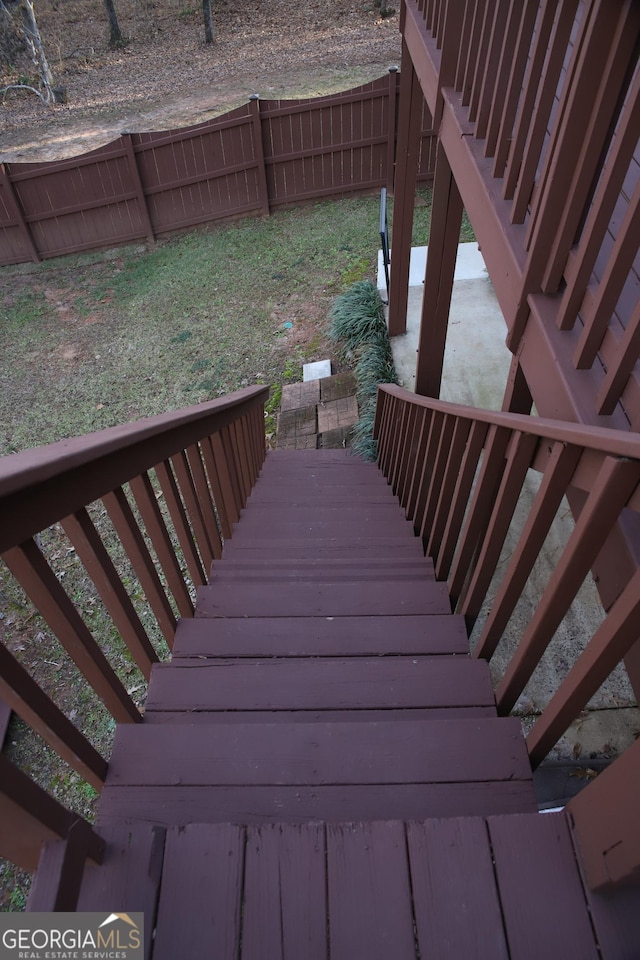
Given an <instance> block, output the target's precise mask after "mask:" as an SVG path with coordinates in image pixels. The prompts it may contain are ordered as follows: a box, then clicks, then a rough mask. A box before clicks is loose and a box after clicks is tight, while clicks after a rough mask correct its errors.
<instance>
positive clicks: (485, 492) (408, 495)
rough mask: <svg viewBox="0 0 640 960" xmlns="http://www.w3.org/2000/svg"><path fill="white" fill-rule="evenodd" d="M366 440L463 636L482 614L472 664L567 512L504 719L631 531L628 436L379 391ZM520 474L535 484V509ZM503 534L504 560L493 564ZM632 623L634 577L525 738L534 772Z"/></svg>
mask: <svg viewBox="0 0 640 960" xmlns="http://www.w3.org/2000/svg"><path fill="white" fill-rule="evenodd" d="M374 432H375V436H376V437H377V439H378V458H379V466H380V468H381V470H382V472H383V473H384V475H385V476H386V477H387V478H388V480H389V481H390V483H391V485H392V487H393V489H394V492H395V493H396V494H397V495H398V498H399V500H400V504H401V506H402V507H404V509H405V511H406V514H407V518H408V519H410V520H412V521H413V524H414V527H415V530H416V533H417V534H418V535H419V536H421V537H422V540H423V544H424V547H425V552H426V553H427V554H429V555H430V556H431V557H432V558H433V560H434V563H435V570H436V577H437V578H438V579H439V580H446V581H447V585H448V588H449V593H450V596H451V603H452V607H453V609H454V611H455V612H457V613H460V614H462V615H463V616H464V618H465V621H466V624H467V629H468V632H469V633H470V634H471V631H472V630H473V628H474V626H475V624H476V621H477V619H478V617H479V615H480V613H481V611H483V615H484V622H483V623H482V625H481V626H480V624H479V625H478V629H477V631H476V632H477V634H478V638H477V643H476V645H475V648H474V656H476V657H482V658H485V659H487V660H490V659H491V657H492V656H493V654H494V653H495V651H496V648H497V647H498V644H499V643H500V641H501V640H502V638H503V637H504V634H505V629H506V627H507V625H508V623H509V620H510V618H511V616H512V614H513V612H514V610H515V609H516V605H517V603H518V601H519V600H520V598H521V596H522V594H523V590H524V588H525V585H526V584H527V581H528V580H529V577H530V574H531V573H532V571H533V570H534V566H535V564H536V560H537V558H538V556H539V554H540V552H541V549H542V546H543V544H544V541H545V539H546V537H547V534H548V533H549V530H550V529H551V526H552V524H553V522H554V520H555V518H556V516H557V515H558V512H559V511H560V510H562V509H564V511H565V512H566V506H565V507H564V508H563V507H562V501H563V497H564V496H565V495H568V496H569V497H570V498H571V501H572V504H573V505H574V512H576V513H577V514H578V515H577V519H576V522H575V526H574V528H573V530H572V532H571V535H570V536H569V538H568V540H567V542H566V544H565V545H564V548H563V550H562V553H561V555H560V556H559V557H558V559H557V562H556V565H555V568H554V570H553V572H552V573H551V575H550V578H549V580H548V583H547V584H546V586H545V588H544V591H543V592H542V595H541V596H540V597H539V599H538V602H537V605H536V607H535V609H534V611H533V615H532V617H531V620H530V622H529V623H528V625H527V626H526V628H525V630H524V632H523V634H522V636H521V637H520V638H519V640H518V644H517V647H516V649H515V651H514V652H513V655H512V657H511V659H510V662H509V664H508V666H507V669H506V672H505V674H504V676H503V677H502V679H501V680H500V682H499V684H498V687H497V691H496V701H497V705H498V710H499V711H500V713H503V714H506V713H509V712H510V711H511V710H512V709H513V707H514V705H515V704H516V701H517V700H518V697H519V696H520V694H521V693H522V692H523V690H524V689H525V686H526V684H527V683H528V681H529V680H530V678H531V676H532V674H533V672H534V670H535V668H536V667H537V665H538V664H539V662H540V660H541V658H542V656H543V654H544V653H545V651H546V650H547V648H548V646H549V644H550V643H551V642H552V640H553V637H554V635H555V633H556V630H557V628H558V627H559V625H560V623H561V622H562V620H563V619H564V617H565V616H566V614H567V613H568V611H569V608H570V606H571V603H572V601H573V600H574V598H575V597H576V594H577V593H578V590H579V589H580V587H581V586H582V584H583V583H584V582H585V580H586V579H587V578H588V577H589V576H590V571H591V570H592V568H593V567H594V566H595V565H596V564H597V560H598V555H599V553H600V551H601V549H602V547H603V545H604V543H605V542H606V541H607V539H608V538H609V537H610V536H613V535H614V532H615V528H616V525H617V524H618V521H619V520H620V518H621V517H623V516H624V518H625V522H626V526H627V529H636V530H640V517H639V516H638V514H639V512H640V436H639V435H638V434H632V433H622V432H618V431H614V430H608V429H604V428H587V427H582V426H579V425H577V424H576V425H573V424H565V423H558V422H555V421H551V420H543V419H539V418H536V417H527V416H522V415H518V414H509V413H499V412H492V411H487V410H479V409H476V408H473V407H464V406H459V405H455V404H449V403H446V402H444V401H441V400H432V399H430V398H428V397H421V396H417V395H416V394H413V393H409V392H408V391H406V390H403V389H402V388H401V387H396V386H391V385H385V386H382V387H380V388H379V392H378V406H377V411H376V423H375V428H374ZM530 471H534V472H535V474H536V475H537V476H538V478H539V485H538V488H537V491H536V492H535V494H534V495H533V496H531V494H530V493H528V490H529V489H530V485H529V486H528V485H527V477H528V475H530ZM576 505H579V509H576ZM516 510H517V511H518V515H517V520H516V519H514V518H515V515H516ZM508 534H509V535H510V537H511V538H512V540H513V538H514V537H515V546H513V548H512V549H511V547H509V549H510V550H511V553H510V556H509V557H505V556H504V548H505V542H506V540H507V535H508ZM489 596H491V604H490V609H489V610H488V612H486V614H485V613H484V610H483V604H485V601H486V600H487V598H488V597H489ZM639 614H640V572H638V573H636V574H634V575H633V576H632V577H631V579H629V580H628V582H626V583H625V582H620V584H619V592H618V596H617V598H616V599H615V602H613V603H612V605H611V607H610V608H609V610H608V611H607V612H606V616H605V618H604V620H603V621H602V623H601V624H599V625H597V628H594V633H593V636H592V637H591V639H590V641H589V643H588V645H587V646H586V648H585V649H584V651H583V652H582V654H581V655H580V656H579V657H578V659H577V661H576V663H575V664H574V665H573V667H572V669H571V670H570V671H569V673H568V675H567V676H566V677H565V679H564V680H563V681H562V682H561V683H560V685H559V687H558V689H557V691H556V692H555V693H554V695H553V697H552V699H551V701H550V702H549V703H548V704H547V706H546V707H545V708H544V710H543V711H542V714H541V716H540V717H539V718H538V720H537V721H536V723H535V725H534V727H533V729H532V730H531V732H530V733H529V735H528V737H527V746H528V749H529V754H530V757H531V762H532V764H533V766H534V767H535V766H536V765H537V764H539V763H540V762H541V761H542V760H543V759H544V757H545V756H546V755H547V754H548V753H549V751H550V749H551V748H552V747H553V746H554V744H555V743H556V742H557V741H558V740H559V739H560V737H561V736H562V735H563V734H564V733H565V731H566V730H567V729H568V727H569V726H570V724H571V723H572V722H573V720H575V718H576V717H577V716H578V714H579V713H580V711H581V710H582V709H583V707H584V706H585V705H586V703H587V702H588V700H589V699H590V698H591V696H592V695H593V694H594V693H596V691H597V690H598V689H599V687H600V686H601V685H602V683H603V682H604V680H606V678H607V677H608V676H609V674H610V673H611V671H612V670H613V668H614V667H615V666H616V665H617V664H618V663H619V662H620V660H622V658H623V657H624V656H625V655H626V654H627V652H628V651H629V650H630V649H631V647H632V646H633V644H634V643H635V642H636V640H638V638H639V637H640V616H639Z"/></svg>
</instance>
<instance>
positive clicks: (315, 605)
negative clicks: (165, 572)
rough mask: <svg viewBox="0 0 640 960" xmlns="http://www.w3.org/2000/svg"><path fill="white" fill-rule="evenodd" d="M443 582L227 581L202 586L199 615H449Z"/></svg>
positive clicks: (381, 580) (197, 613)
mask: <svg viewBox="0 0 640 960" xmlns="http://www.w3.org/2000/svg"><path fill="white" fill-rule="evenodd" d="M450 612H451V607H450V605H449V596H448V594H447V588H446V585H445V584H442V583H436V582H434V581H429V580H425V581H424V582H423V583H422V582H420V581H415V580H404V579H403V580H390V581H386V580H384V579H380V580H370V581H365V580H361V581H359V582H356V583H346V582H344V581H343V582H342V583H335V582H333V583H332V582H329V583H320V582H315V583H308V582H305V581H301V582H298V583H295V582H294V583H282V584H280V585H279V587H278V589H277V590H276V589H274V586H273V584H272V583H266V584H265V583H253V584H251V590H248V589H246V588H245V587H244V586H243V585H242V584H241V583H240V584H238V583H235V582H225V583H224V584H223V585H222V586H221V588H220V589H216V587H200V588H199V590H198V596H197V601H196V616H198V617H359V616H367V615H372V616H395V615H401V614H409V615H414V614H432V613H450Z"/></svg>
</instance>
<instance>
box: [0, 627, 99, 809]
mask: <svg viewBox="0 0 640 960" xmlns="http://www.w3.org/2000/svg"><path fill="white" fill-rule="evenodd" d="M0 696H2V697H3V700H4V703H5V704H6V705H7V709H8V711H9V713H11V710H15V712H16V713H17V714H18V716H20V717H22V719H23V720H24V721H25V723H27V724H29V726H30V727H31V728H32V729H33V730H35V731H36V733H38V734H40V736H41V737H42V738H43V739H44V740H45V741H46V742H47V743H48V744H49V746H51V747H53V749H54V750H55V751H56V752H57V753H58V754H59V756H61V757H62V758H63V759H64V760H65V761H66V762H67V763H68V764H70V766H72V767H73V769H74V770H76V771H77V772H78V773H79V774H80V776H81V777H83V778H84V779H85V780H87V781H88V782H89V783H90V784H91V785H92V786H93V787H94V788H95V789H96V790H98V791H99V790H101V789H102V784H103V783H104V780H105V777H106V775H107V762H106V760H105V759H104V758H103V757H102V756H100V754H99V753H98V752H97V750H96V749H95V748H94V747H93V746H92V744H91V743H90V741H89V740H87V739H86V737H85V736H84V735H83V734H82V733H80V731H79V730H78V729H77V727H75V726H74V725H73V724H72V723H71V721H70V720H68V719H67V717H66V716H65V715H64V713H62V711H61V710H59V708H58V707H57V706H56V704H55V703H54V702H53V701H52V700H51V699H50V698H49V697H48V696H47V694H46V693H45V692H44V690H42V689H41V688H40V686H39V685H38V684H37V683H36V682H35V680H33V679H32V678H31V676H30V675H29V673H27V671H26V670H25V669H24V667H23V666H22V665H21V664H20V663H19V662H18V661H17V660H16V659H15V658H14V657H13V656H12V654H11V653H10V652H9V650H8V649H7V647H5V646H4V645H3V644H0Z"/></svg>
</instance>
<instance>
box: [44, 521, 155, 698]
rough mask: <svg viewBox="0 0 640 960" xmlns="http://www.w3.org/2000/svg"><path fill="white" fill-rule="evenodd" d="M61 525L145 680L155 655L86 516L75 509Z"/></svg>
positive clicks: (128, 598)
mask: <svg viewBox="0 0 640 960" xmlns="http://www.w3.org/2000/svg"><path fill="white" fill-rule="evenodd" d="M62 526H63V528H64V531H65V533H66V534H67V536H68V537H69V540H70V542H71V543H72V544H73V546H74V547H75V550H76V552H77V554H78V556H79V557H80V559H81V560H82V563H83V565H84V566H85V568H86V570H87V572H88V574H89V576H90V577H91V579H92V581H93V583H94V584H95V586H96V588H97V590H98V593H99V594H100V596H101V597H102V600H103V603H104V605H105V607H106V608H107V610H108V611H109V614H110V616H111V617H112V619H113V622H114V624H115V625H116V627H117V628H118V631H119V633H120V636H121V637H122V639H123V640H124V642H125V643H126V645H127V649H128V650H129V652H130V653H131V656H132V657H133V659H134V660H135V662H136V663H137V665H138V667H139V668H140V670H141V671H142V673H143V674H144V676H145V677H146V678H147V679H149V674H150V673H151V664H152V663H156V662H157V660H158V656H157V654H156V652H155V650H154V649H153V646H152V645H151V641H150V640H149V637H148V636H147V632H146V630H145V629H144V627H143V625H142V623H141V621H140V618H139V616H138V614H137V612H136V609H135V607H134V606H133V604H132V602H131V599H130V597H129V595H128V593H127V591H126V589H125V587H124V584H123V583H122V580H121V579H120V577H119V576H118V572H117V570H116V568H115V567H114V565H113V561H112V560H111V557H110V556H109V553H108V551H107V549H106V547H105V546H104V544H103V542H102V539H101V538H100V535H99V533H98V531H97V530H96V528H95V526H94V524H93V522H92V520H91V518H90V516H89V514H88V513H87V511H86V510H84V509H83V510H79V511H78V512H77V513H76V514H74V515H73V516H70V517H65V519H64V520H63V521H62Z"/></svg>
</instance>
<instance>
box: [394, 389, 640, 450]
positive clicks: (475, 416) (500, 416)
mask: <svg viewBox="0 0 640 960" xmlns="http://www.w3.org/2000/svg"><path fill="white" fill-rule="evenodd" d="M378 389H379V390H380V391H382V392H383V393H388V394H390V395H391V396H394V397H397V398H398V399H399V400H406V401H407V402H409V403H413V404H414V405H415V406H419V407H425V408H427V409H429V410H436V411H438V412H440V413H445V414H449V415H450V416H454V417H463V418H466V419H469V420H479V421H480V422H482V423H489V424H495V425H496V426H499V427H507V428H508V429H510V430H518V431H520V432H521V433H526V434H532V435H535V436H539V437H541V438H545V439H547V440H554V441H560V442H562V443H570V444H574V445H575V446H580V447H585V448H586V449H589V450H595V451H597V452H599V453H604V454H608V455H610V456H614V457H626V458H628V459H630V460H640V433H632V432H631V431H630V432H628V433H625V432H624V431H620V430H613V429H610V428H608V427H594V426H586V425H584V424H580V423H567V422H565V421H560V420H549V419H547V418H544V417H534V416H529V415H527V414H521V413H504V412H503V411H501V410H484V409H482V408H480V407H469V406H465V405H463V404H459V403H449V402H448V401H447V400H436V399H435V398H434V397H423V396H420V395H419V394H417V393H412V392H411V391H410V390H405V389H404V388H403V387H398V386H396V385H395V384H390V383H385V384H381V385H380V386H379V387H378Z"/></svg>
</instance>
